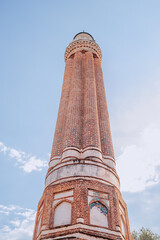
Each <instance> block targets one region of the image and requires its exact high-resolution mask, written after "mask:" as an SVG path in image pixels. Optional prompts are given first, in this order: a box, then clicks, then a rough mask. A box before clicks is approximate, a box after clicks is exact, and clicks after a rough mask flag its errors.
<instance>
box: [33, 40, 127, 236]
mask: <svg viewBox="0 0 160 240" xmlns="http://www.w3.org/2000/svg"><path fill="white" fill-rule="evenodd" d="M82 46H83V47H84V49H83V48H82ZM65 59H66V67H65V73H64V81H63V87H62V95H61V100H60V106H59V112H58V118H57V123H56V129H55V134H54V140H53V146H52V152H51V159H52V158H53V157H57V156H58V157H59V158H61V156H62V153H63V150H64V149H65V148H67V147H76V148H78V149H80V150H82V149H84V148H86V147H96V148H98V149H99V150H100V151H101V152H102V155H104V156H109V157H111V158H113V159H114V152H113V145H112V138H111V131H110V124H109V116H108V110H107V102H106V95H105V88H104V81H103V74H102V68H101V52H100V49H99V47H98V45H97V44H96V43H95V42H93V41H87V40H85V41H83V43H81V41H76V42H73V44H71V46H70V45H69V47H68V48H67V50H66V54H65ZM79 161H80V159H79ZM93 161H94V160H93ZM94 164H97V163H96V162H95V163H94ZM52 168H54V166H52ZM108 171H109V170H108ZM71 176H72V173H71ZM63 181H64V182H63ZM53 184H54V185H49V186H48V187H46V188H45V190H44V193H43V196H42V198H41V200H40V202H39V204H38V209H37V217H36V222H35V230H34V236H33V240H36V239H39V240H40V239H53V238H56V237H59V236H61V237H62V239H75V238H72V237H71V238H69V237H65V236H66V235H67V234H72V233H83V234H85V235H86V236H90V237H91V236H94V237H97V239H99V238H103V239H112V240H114V239H115V240H116V239H117V238H116V236H115V234H114V233H113V232H110V233H102V232H100V231H96V230H93V229H91V227H90V226H91V225H90V212H89V205H88V190H89V189H91V190H94V191H96V192H102V193H106V194H108V196H109V203H110V208H109V209H108V222H109V223H108V229H109V230H110V231H114V232H118V231H119V232H120V231H121V230H120V227H121V216H120V204H121V206H122V208H123V211H124V215H125V216H124V217H125V219H126V222H125V232H126V236H125V238H124V239H125V240H130V230H129V221H128V214H127V207H126V204H125V202H124V201H123V199H122V196H121V193H120V191H119V190H118V189H117V188H116V187H115V186H112V185H108V184H104V183H100V182H99V181H98V179H97V180H96V178H95V180H86V179H85V178H83V177H82V179H81V180H80V179H76V177H75V180H70V181H65V180H62V181H61V183H59V184H55V183H54V182H53ZM71 189H73V191H74V195H73V202H72V201H71V202H70V203H71V204H72V213H71V225H72V226H77V225H76V224H77V218H83V219H84V225H86V226H89V227H90V228H89V229H88V230H87V229H84V228H82V227H75V228H74V229H72V230H69V229H68V230H67V228H66V230H63V231H62V227H65V226H62V227H59V228H57V227H56V228H54V227H53V221H54V211H55V206H54V207H53V200H54V194H56V193H60V192H64V191H67V190H71ZM62 200H63V199H62ZM67 201H68V200H67ZM40 209H41V210H40ZM41 216H42V217H41ZM40 217H41V227H42V228H44V229H43V230H54V229H59V231H58V232H54V231H53V232H52V233H49V232H48V233H47V234H46V235H45V236H44V235H43V236H42V235H41V232H42V231H43V230H42V229H41V230H40V232H39V234H38V236H37V228H38V221H39V219H40ZM62 217H63V216H62ZM95 227H98V226H95ZM118 227H119V230H118ZM76 239H79V238H76ZM84 239H85V238H84ZM119 239H120V238H119Z"/></svg>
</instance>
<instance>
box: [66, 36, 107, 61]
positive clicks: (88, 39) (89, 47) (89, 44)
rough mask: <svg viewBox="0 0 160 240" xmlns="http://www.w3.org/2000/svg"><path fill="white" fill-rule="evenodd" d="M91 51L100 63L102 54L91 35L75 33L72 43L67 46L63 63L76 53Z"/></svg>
mask: <svg viewBox="0 0 160 240" xmlns="http://www.w3.org/2000/svg"><path fill="white" fill-rule="evenodd" d="M83 50H85V51H91V52H92V53H93V54H94V55H95V56H97V57H98V58H99V59H100V61H101V60H102V52H101V49H100V47H99V46H98V44H97V43H96V42H95V40H94V38H93V37H92V35H91V34H89V33H87V32H79V33H77V34H76V35H75V36H74V38H73V41H72V42H71V43H70V44H69V45H68V47H67V48H66V51H65V55H64V58H65V61H66V60H67V59H68V58H70V56H72V55H73V54H74V53H75V52H77V51H83Z"/></svg>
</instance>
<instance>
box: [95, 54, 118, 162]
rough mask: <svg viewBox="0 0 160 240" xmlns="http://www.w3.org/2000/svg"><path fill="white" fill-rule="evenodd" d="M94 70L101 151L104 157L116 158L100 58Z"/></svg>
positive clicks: (96, 61) (96, 60)
mask: <svg viewBox="0 0 160 240" xmlns="http://www.w3.org/2000/svg"><path fill="white" fill-rule="evenodd" d="M94 69H95V78H96V91H97V106H98V118H99V129H100V138H101V149H102V153H103V155H105V156H110V157H112V158H114V152H113V145H112V137H111V131H110V124H109V115H108V109H107V100H106V94H105V86H104V80H103V73H102V67H101V62H100V60H99V59H98V58H95V59H94Z"/></svg>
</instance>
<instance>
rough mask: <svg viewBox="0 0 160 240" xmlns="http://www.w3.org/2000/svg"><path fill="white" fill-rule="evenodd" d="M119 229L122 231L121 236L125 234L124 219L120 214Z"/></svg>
mask: <svg viewBox="0 0 160 240" xmlns="http://www.w3.org/2000/svg"><path fill="white" fill-rule="evenodd" d="M121 231H122V234H123V236H125V235H126V231H125V224H124V219H123V217H122V215H121Z"/></svg>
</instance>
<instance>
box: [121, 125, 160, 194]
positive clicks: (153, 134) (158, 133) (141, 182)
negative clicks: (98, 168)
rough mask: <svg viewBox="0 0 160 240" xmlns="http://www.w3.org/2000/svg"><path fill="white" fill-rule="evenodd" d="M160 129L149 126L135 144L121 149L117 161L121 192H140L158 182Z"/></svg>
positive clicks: (159, 176)
mask: <svg viewBox="0 0 160 240" xmlns="http://www.w3.org/2000/svg"><path fill="white" fill-rule="evenodd" d="M159 143H160V129H158V128H157V127H155V126H153V125H151V126H148V127H147V128H145V129H144V130H143V132H141V134H140V136H139V138H138V139H137V142H136V143H135V144H134V145H129V146H127V147H125V148H124V149H123V152H122V154H121V155H120V156H119V157H118V160H117V171H118V173H119V176H120V180H121V186H122V191H128V192H136V191H142V190H144V189H145V188H146V187H148V186H152V185H154V184H156V183H158V182H159V181H160V171H158V167H160V147H159Z"/></svg>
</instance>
